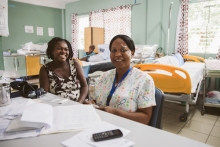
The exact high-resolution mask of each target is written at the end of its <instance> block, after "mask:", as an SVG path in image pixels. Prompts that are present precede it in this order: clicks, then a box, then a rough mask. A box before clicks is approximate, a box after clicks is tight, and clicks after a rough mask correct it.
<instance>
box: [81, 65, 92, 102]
mask: <svg viewBox="0 0 220 147" xmlns="http://www.w3.org/2000/svg"><path fill="white" fill-rule="evenodd" d="M82 68H83V72H84V75H85V77H86V82H87V84H88V94H87V96H86V99H88V100H90V97H89V84H90V79H89V69H90V65H87V66H82Z"/></svg>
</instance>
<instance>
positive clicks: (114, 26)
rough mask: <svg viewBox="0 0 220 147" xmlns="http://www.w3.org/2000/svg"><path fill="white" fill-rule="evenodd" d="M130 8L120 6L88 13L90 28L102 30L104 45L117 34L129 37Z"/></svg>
mask: <svg viewBox="0 0 220 147" xmlns="http://www.w3.org/2000/svg"><path fill="white" fill-rule="evenodd" d="M131 6H132V5H122V6H118V7H115V8H110V9H103V10H98V11H92V12H90V15H89V20H90V27H100V28H104V30H105V35H104V36H105V43H106V44H109V43H110V41H111V39H112V38H113V37H114V36H116V35H118V34H124V35H127V36H131Z"/></svg>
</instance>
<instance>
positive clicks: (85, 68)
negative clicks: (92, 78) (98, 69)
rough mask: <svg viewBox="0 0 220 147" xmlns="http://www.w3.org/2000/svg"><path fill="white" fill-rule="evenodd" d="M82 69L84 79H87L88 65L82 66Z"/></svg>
mask: <svg viewBox="0 0 220 147" xmlns="http://www.w3.org/2000/svg"><path fill="white" fill-rule="evenodd" d="M82 68H83V72H84V75H85V77H86V78H88V76H89V69H90V65H87V66H82Z"/></svg>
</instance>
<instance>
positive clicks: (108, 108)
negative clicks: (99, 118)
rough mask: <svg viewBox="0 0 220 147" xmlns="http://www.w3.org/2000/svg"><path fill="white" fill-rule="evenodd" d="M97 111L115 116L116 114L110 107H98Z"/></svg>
mask: <svg viewBox="0 0 220 147" xmlns="http://www.w3.org/2000/svg"><path fill="white" fill-rule="evenodd" d="M97 109H99V110H102V111H105V112H108V113H111V114H116V112H117V109H115V108H112V107H110V106H106V107H98V108H97Z"/></svg>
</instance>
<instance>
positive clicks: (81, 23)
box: [77, 15, 89, 50]
mask: <svg viewBox="0 0 220 147" xmlns="http://www.w3.org/2000/svg"><path fill="white" fill-rule="evenodd" d="M77 19H78V27H77V28H78V33H79V34H78V37H79V38H78V49H81V50H83V49H84V30H85V28H86V27H89V15H80V16H78V17H77Z"/></svg>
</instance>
